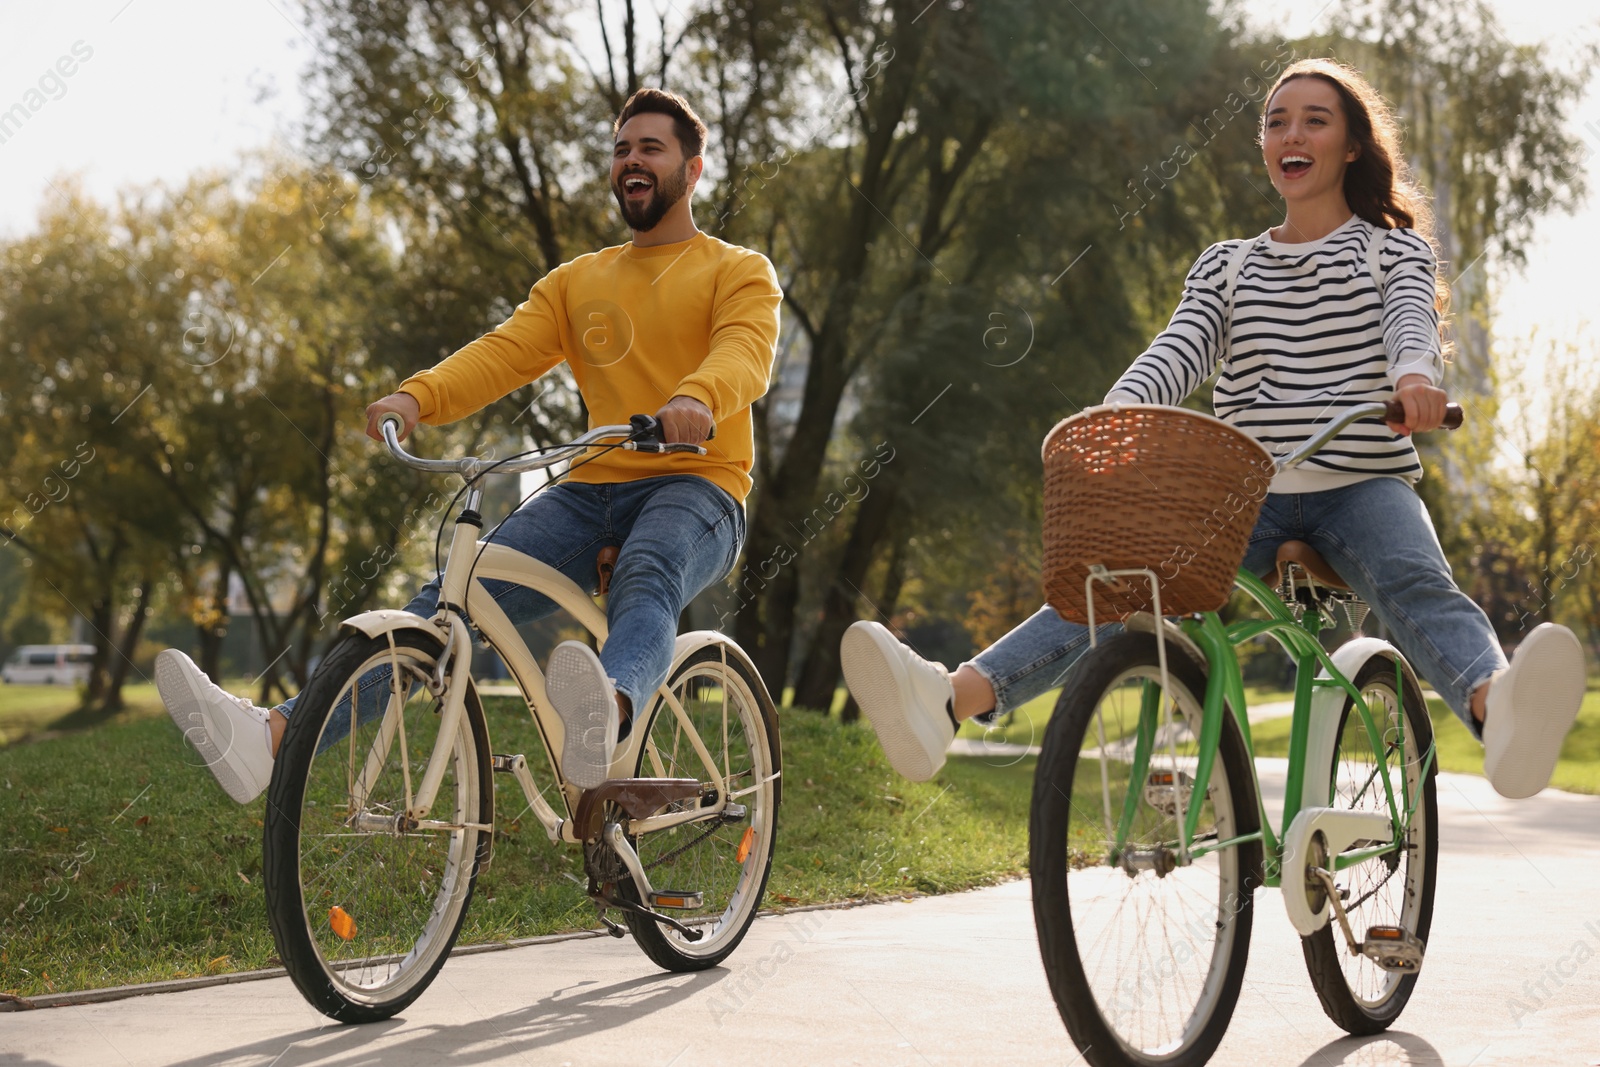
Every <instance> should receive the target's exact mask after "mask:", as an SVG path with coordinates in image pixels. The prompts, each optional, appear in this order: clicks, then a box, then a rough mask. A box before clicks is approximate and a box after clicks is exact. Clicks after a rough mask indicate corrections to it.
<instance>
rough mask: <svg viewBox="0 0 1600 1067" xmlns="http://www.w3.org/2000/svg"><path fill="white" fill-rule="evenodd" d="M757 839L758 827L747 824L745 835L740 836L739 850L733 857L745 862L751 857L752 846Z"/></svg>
mask: <svg viewBox="0 0 1600 1067" xmlns="http://www.w3.org/2000/svg"><path fill="white" fill-rule="evenodd" d="M755 841H756V828H755V827H754V826H746V827H745V828H744V836H743V837H741V838H739V851H738V852H735V853H734V854H733V858H734V859H736V860H738V861H739V862H740V863H743V862H744V861H745V859H746V858H747V857H749V855H750V846H751V845H753V844H755Z"/></svg>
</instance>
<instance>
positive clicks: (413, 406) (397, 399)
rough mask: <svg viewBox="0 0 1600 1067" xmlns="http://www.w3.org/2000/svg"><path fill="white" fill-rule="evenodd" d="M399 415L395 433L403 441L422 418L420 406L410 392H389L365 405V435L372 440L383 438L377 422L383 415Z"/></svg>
mask: <svg viewBox="0 0 1600 1067" xmlns="http://www.w3.org/2000/svg"><path fill="white" fill-rule="evenodd" d="M389 414H394V415H398V416H400V432H399V433H398V434H396V436H397V437H399V438H400V440H402V441H404V440H405V439H406V438H407V437H409V436H410V435H411V431H412V430H414V429H416V427H417V422H418V420H420V419H421V418H422V407H421V406H420V405H419V404H418V403H417V398H416V397H414V396H412V395H411V394H410V393H390V394H389V395H388V396H386V397H384V398H383V399H382V400H379V401H376V402H374V403H372V404H368V405H367V436H368V437H370V438H372V439H373V440H374V441H382V440H383V432H382V431H381V430H380V429H379V428H378V423H379V422H380V421H382V419H383V417H384V416H385V415H389Z"/></svg>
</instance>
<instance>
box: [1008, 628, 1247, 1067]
mask: <svg viewBox="0 0 1600 1067" xmlns="http://www.w3.org/2000/svg"><path fill="white" fill-rule="evenodd" d="M1167 651H1168V657H1167V663H1168V675H1169V679H1170V683H1171V689H1170V691H1168V692H1167V693H1165V694H1162V693H1161V673H1160V668H1159V660H1158V659H1157V649H1156V638H1155V635H1154V634H1146V633H1131V632H1130V633H1124V634H1120V635H1118V636H1116V637H1112V638H1108V639H1107V640H1105V641H1102V642H1101V644H1100V647H1099V648H1098V649H1096V650H1095V651H1093V652H1091V653H1089V654H1088V655H1086V656H1085V657H1084V658H1083V659H1082V660H1081V661H1080V662H1079V663H1078V665H1077V667H1076V668H1075V669H1074V672H1073V675H1072V676H1071V677H1070V678H1069V679H1068V682H1067V688H1066V689H1065V690H1063V692H1062V694H1061V698H1060V700H1059V701H1058V702H1057V704H1056V710H1055V714H1054V715H1053V716H1052V717H1051V719H1050V725H1049V727H1048V729H1047V730H1046V733H1045V740H1044V746H1043V750H1042V752H1041V754H1040V756H1039V765H1038V769H1037V771H1036V772H1035V777H1034V786H1033V812H1032V819H1031V822H1030V826H1029V835H1030V867H1031V870H1032V879H1033V913H1034V922H1035V925H1036V927H1037V929H1038V933H1039V950H1040V953H1041V955H1042V956H1043V959H1044V968H1045V974H1046V976H1047V977H1048V978H1049V981H1050V991H1051V993H1052V994H1054V996H1055V1001H1056V1007H1057V1008H1058V1009H1059V1010H1060V1012H1061V1018H1062V1021H1063V1022H1065V1023H1066V1026H1067V1031H1068V1032H1069V1033H1070V1034H1071V1035H1072V1039H1073V1041H1074V1042H1076V1044H1077V1046H1078V1048H1079V1049H1081V1050H1082V1052H1083V1057H1084V1059H1085V1060H1087V1061H1088V1062H1089V1063H1092V1064H1095V1065H1096V1067H1128V1065H1144V1064H1157V1063H1159V1064H1170V1065H1175V1067H1181V1065H1197V1064H1203V1063H1205V1062H1206V1060H1208V1059H1209V1058H1210V1056H1211V1054H1212V1052H1214V1051H1215V1050H1216V1047H1217V1044H1218V1043H1219V1042H1220V1041H1221V1040H1222V1035H1223V1032H1224V1031H1225V1030H1226V1029H1227V1025H1228V1020H1229V1018H1230V1017H1231V1015H1232V1014H1233V1009H1234V1005H1235V1004H1236V1003H1237V1001H1238V998H1239V988H1240V984H1241V983H1242V981H1243V980H1244V967H1245V957H1246V954H1247V952H1248V949H1249V941H1250V926H1251V920H1252V916H1253V910H1252V906H1253V899H1254V898H1253V892H1254V888H1255V886H1256V885H1258V884H1259V881H1260V866H1261V846H1260V843H1259V841H1246V842H1239V841H1237V840H1236V839H1237V838H1239V837H1240V836H1243V835H1248V834H1251V833H1254V832H1255V831H1256V830H1257V829H1259V822H1258V818H1257V806H1256V800H1255V791H1254V781H1255V779H1254V777H1253V775H1252V773H1251V766H1250V761H1249V757H1248V754H1247V752H1246V749H1245V747H1244V740H1243V738H1242V737H1241V736H1240V734H1239V729H1238V726H1237V724H1236V723H1235V722H1234V720H1233V718H1232V716H1231V715H1224V716H1223V719H1222V733H1221V737H1220V741H1219V744H1218V749H1217V759H1216V761H1215V763H1214V765H1213V769H1212V772H1211V779H1210V783H1209V785H1208V788H1207V789H1206V791H1205V792H1204V793H1203V794H1201V793H1194V792H1193V790H1192V788H1189V780H1190V776H1192V775H1193V773H1194V770H1195V766H1196V760H1197V756H1198V752H1199V742H1198V737H1197V732H1198V730H1199V728H1200V721H1201V712H1202V704H1203V701H1204V695H1205V688H1206V677H1205V673H1204V671H1203V670H1202V669H1201V668H1200V666H1199V665H1198V664H1196V663H1194V662H1193V661H1192V660H1191V659H1189V658H1188V657H1187V656H1186V655H1184V653H1183V652H1181V651H1179V649H1177V648H1176V647H1173V646H1169V647H1168V650H1167ZM1163 700H1164V701H1165V702H1166V703H1167V704H1168V705H1169V706H1170V707H1171V710H1172V725H1171V727H1170V729H1168V728H1167V727H1166V726H1165V725H1164V718H1163V717H1162V716H1161V715H1160V714H1159V708H1160V705H1161V703H1162V701H1163ZM1142 716H1149V717H1147V718H1144V719H1143V721H1144V722H1145V723H1146V729H1147V730H1148V731H1149V736H1151V737H1152V738H1153V742H1154V744H1153V748H1154V754H1153V756H1152V758H1151V761H1150V767H1149V773H1147V774H1146V775H1144V776H1143V778H1142V779H1141V780H1139V781H1135V780H1133V778H1134V776H1133V760H1134V747H1135V742H1136V738H1137V737H1138V735H1139V732H1140V723H1141V718H1142ZM1174 748H1175V749H1176V759H1175V760H1174V758H1173V756H1172V754H1171V749H1174ZM1163 775H1172V776H1173V778H1167V779H1165V780H1164V779H1163V778H1162V776H1163ZM1174 779H1175V780H1176V781H1177V782H1178V783H1179V784H1178V786H1177V787H1176V788H1175V787H1174V785H1173V784H1171V783H1172V782H1173V781H1174ZM1180 800H1181V803H1182V810H1186V809H1189V808H1192V807H1194V806H1195V805H1199V806H1200V813H1199V820H1198V822H1197V823H1196V836H1195V840H1194V844H1193V847H1194V848H1195V849H1196V850H1198V851H1199V852H1200V853H1201V854H1199V855H1195V856H1192V857H1191V859H1190V861H1189V862H1188V863H1184V862H1183V860H1182V857H1181V856H1180V855H1179V854H1178V840H1179V836H1180V835H1179V832H1178V828H1179V816H1178V811H1179V810H1180V808H1179V803H1180ZM1124 818H1126V819H1127V820H1128V824H1129V828H1128V831H1127V834H1126V836H1125V838H1124V844H1123V846H1122V847H1121V848H1120V849H1119V848H1118V846H1117V844H1116V841H1117V838H1118V826H1119V823H1120V822H1121V821H1122V820H1123V819H1124ZM1230 841H1232V842H1233V843H1232V844H1226V842H1230Z"/></svg>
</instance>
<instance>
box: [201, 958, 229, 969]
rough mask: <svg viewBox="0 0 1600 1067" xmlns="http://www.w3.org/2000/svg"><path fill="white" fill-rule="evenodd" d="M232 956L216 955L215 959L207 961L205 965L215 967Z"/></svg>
mask: <svg viewBox="0 0 1600 1067" xmlns="http://www.w3.org/2000/svg"><path fill="white" fill-rule="evenodd" d="M232 958H233V957H231V956H218V957H217V958H216V959H214V960H210V961H209V962H207V963H206V967H208V968H210V967H215V966H217V965H218V964H221V963H227V962H228V961H229V960H230V959H232Z"/></svg>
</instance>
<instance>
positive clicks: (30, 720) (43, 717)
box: [0, 679, 256, 748]
mask: <svg viewBox="0 0 1600 1067" xmlns="http://www.w3.org/2000/svg"><path fill="white" fill-rule="evenodd" d="M222 686H223V688H224V689H227V690H228V692H230V693H244V694H249V695H254V693H255V688H256V687H255V685H254V683H252V682H250V681H246V680H244V679H230V680H226V681H224V682H223V683H222ZM82 699H83V691H82V689H80V688H79V687H77V686H70V685H3V684H0V748H3V747H4V746H6V745H13V744H16V743H17V742H19V741H24V740H27V739H29V738H37V737H41V736H51V735H54V734H58V733H68V732H71V731H74V730H84V729H89V728H96V727H100V726H106V725H109V724H111V723H126V722H136V721H138V720H140V719H151V718H157V717H160V716H162V715H164V714H165V709H163V707H162V705H161V696H160V695H159V694H158V693H157V692H156V686H155V683H154V682H130V683H128V684H127V685H125V686H123V687H122V701H123V705H124V706H123V708H122V710H121V711H119V712H117V713H116V714H115V715H112V716H109V717H106V716H90V715H86V714H84V713H83V712H81V711H79V710H78V704H79V702H80V701H81V700H82Z"/></svg>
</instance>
